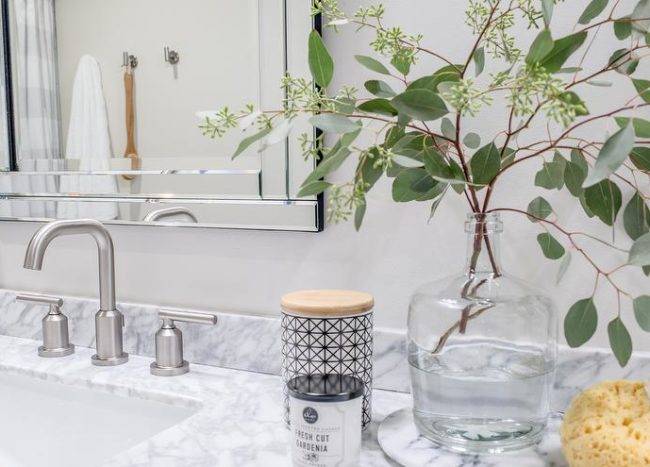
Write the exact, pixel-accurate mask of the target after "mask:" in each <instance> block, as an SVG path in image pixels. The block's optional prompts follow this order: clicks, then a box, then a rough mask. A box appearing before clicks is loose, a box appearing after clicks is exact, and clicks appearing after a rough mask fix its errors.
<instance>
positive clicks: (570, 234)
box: [487, 208, 631, 297]
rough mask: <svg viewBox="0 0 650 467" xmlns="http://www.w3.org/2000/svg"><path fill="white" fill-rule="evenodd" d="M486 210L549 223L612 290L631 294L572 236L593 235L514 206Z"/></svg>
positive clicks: (626, 294)
mask: <svg viewBox="0 0 650 467" xmlns="http://www.w3.org/2000/svg"><path fill="white" fill-rule="evenodd" d="M487 212H488V213H491V212H513V213H517V214H522V215H525V216H527V217H529V218H532V219H534V220H536V221H537V222H541V223H544V224H547V225H551V226H552V227H554V228H555V229H556V230H557V231H558V232H560V233H562V234H564V235H565V236H566V238H567V239H568V240H569V242H570V243H571V246H572V247H573V248H574V249H575V250H576V251H578V252H579V253H580V254H581V255H582V256H583V257H584V258H585V259H586V260H587V262H588V263H589V264H590V265H591V266H592V267H593V268H594V269H595V270H596V272H597V273H598V274H599V275H601V276H603V277H605V279H607V281H608V282H609V283H610V285H611V286H612V288H614V290H616V291H617V292H618V293H622V294H623V295H625V296H627V297H631V295H630V294H629V293H627V292H625V291H624V290H623V289H621V288H620V287H619V286H618V285H617V284H616V283H615V282H614V281H613V279H612V278H611V275H612V272H610V271H606V270H604V269H602V268H601V267H600V266H598V264H596V262H595V260H594V259H592V258H591V256H589V254H588V253H587V252H586V251H585V249H584V248H582V247H581V246H580V245H578V243H576V241H575V240H574V238H573V237H575V236H576V235H585V236H588V237H589V238H593V237H592V236H590V235H589V234H586V233H584V232H571V231H569V230H567V229H565V228H564V227H562V226H560V225H559V224H558V223H557V222H554V221H550V220H548V219H544V218H541V217H537V216H535V215H533V214H531V213H528V212H526V211H522V210H521V209H515V208H495V209H490V210H489V211H487ZM598 241H600V242H602V243H603V244H605V245H608V243H607V242H605V241H603V240H598Z"/></svg>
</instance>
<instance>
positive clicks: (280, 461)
mask: <svg viewBox="0 0 650 467" xmlns="http://www.w3.org/2000/svg"><path fill="white" fill-rule="evenodd" d="M37 346H38V342H36V341H33V340H27V339H19V338H14V337H7V336H0V371H2V372H9V373H17V374H22V375H26V376H30V377H34V378H40V379H44V380H48V381H52V382H56V383H61V384H65V385H70V386H75V387H83V388H86V389H91V390H95V391H103V392H109V393H112V394H115V395H119V396H124V397H134V398H141V399H148V400H154V401H158V402H163V403H167V404H172V405H182V406H189V407H192V408H193V409H195V410H196V413H195V414H194V415H192V416H190V417H189V418H187V419H185V420H184V421H182V422H181V423H179V424H178V425H175V426H173V427H171V428H169V429H167V430H165V431H163V432H161V433H159V434H157V435H155V436H154V437H152V438H150V439H149V440H147V441H145V442H143V443H141V444H138V445H136V446H134V447H133V448H131V449H129V450H127V451H125V452H123V453H120V454H118V455H116V456H115V457H114V458H112V459H111V460H109V461H108V462H106V463H105V464H104V465H105V466H110V467H126V466H130V467H133V466H143V467H144V466H147V467H150V466H151V467H203V466H205V467H208V466H209V467H215V466H220V467H221V466H225V467H230V466H237V467H246V466H251V467H252V466H274V467H275V466H278V467H282V466H290V465H291V461H290V454H289V446H290V445H289V442H290V432H289V431H288V430H287V429H286V427H285V425H284V422H283V419H282V411H283V408H282V390H281V381H280V378H279V377H277V376H272V375H262V374H256V373H250V372H244V371H239V370H231V369H224V368H216V367H209V366H203V365H195V366H194V367H193V369H192V372H191V373H188V374H186V375H183V376H179V377H175V378H160V377H155V376H151V375H150V374H149V359H148V358H145V357H139V356H132V358H131V360H130V361H129V362H128V363H126V364H124V365H121V366H117V367H111V368H106V367H94V366H92V365H91V363H90V360H89V359H90V355H91V354H92V350H91V349H86V348H83V347H79V348H78V349H77V353H75V354H73V355H71V356H69V357H65V358H61V359H44V358H39V357H38V356H37V355H36V352H35V349H36V347H37ZM409 403H410V397H409V396H408V395H406V394H399V393H394V392H386V391H375V394H374V407H375V419H376V421H375V422H373V424H372V426H371V427H370V428H369V429H368V430H367V431H366V432H365V433H364V441H363V450H362V458H361V464H362V465H363V466H371V467H375V466H377V467H382V466H390V465H395V464H393V463H391V462H390V461H388V460H387V459H386V457H385V456H384V454H383V452H382V451H381V449H380V448H379V445H378V443H377V441H376V439H377V438H376V433H377V423H378V422H379V421H381V420H382V419H383V418H385V417H386V416H387V415H388V414H390V413H391V412H393V411H394V410H396V409H399V408H402V407H406V406H408V405H409Z"/></svg>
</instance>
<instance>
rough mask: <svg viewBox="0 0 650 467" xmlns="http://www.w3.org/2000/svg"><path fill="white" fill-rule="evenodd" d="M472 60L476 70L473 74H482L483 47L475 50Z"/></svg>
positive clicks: (483, 62) (483, 66) (483, 65)
mask: <svg viewBox="0 0 650 467" xmlns="http://www.w3.org/2000/svg"><path fill="white" fill-rule="evenodd" d="M473 59H474V67H475V69H476V71H475V74H476V76H478V75H480V74H481V73H483V69H484V68H485V49H484V48H483V47H479V48H477V49H476V51H475V52H474V55H473Z"/></svg>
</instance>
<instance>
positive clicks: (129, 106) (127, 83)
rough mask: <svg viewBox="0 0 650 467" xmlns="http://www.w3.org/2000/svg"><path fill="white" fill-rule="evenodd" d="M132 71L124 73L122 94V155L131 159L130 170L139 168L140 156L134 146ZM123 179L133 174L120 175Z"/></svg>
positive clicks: (132, 177) (132, 176)
mask: <svg viewBox="0 0 650 467" xmlns="http://www.w3.org/2000/svg"><path fill="white" fill-rule="evenodd" d="M133 88H134V82H133V71H131V70H127V71H126V72H125V73H124V94H125V96H126V149H125V150H124V157H128V158H129V159H131V170H140V167H141V164H140V158H139V157H138V150H137V148H136V147H135V102H134V95H133ZM122 178H124V179H125V180H133V179H134V178H135V175H122Z"/></svg>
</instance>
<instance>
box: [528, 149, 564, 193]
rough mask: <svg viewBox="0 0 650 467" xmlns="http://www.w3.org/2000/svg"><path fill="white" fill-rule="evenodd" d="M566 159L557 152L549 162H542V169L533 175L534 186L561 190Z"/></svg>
mask: <svg viewBox="0 0 650 467" xmlns="http://www.w3.org/2000/svg"><path fill="white" fill-rule="evenodd" d="M565 167H566V160H565V159H564V158H563V157H562V156H559V155H558V154H557V153H556V155H555V156H554V158H553V161H551V162H544V163H543V164H542V169H541V170H540V171H539V172H537V174H536V175H535V186H539V187H542V188H546V189H547V190H561V189H562V187H564V169H565Z"/></svg>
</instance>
